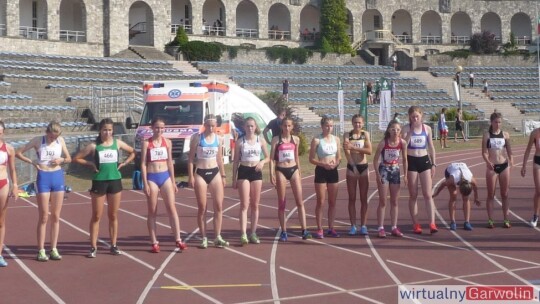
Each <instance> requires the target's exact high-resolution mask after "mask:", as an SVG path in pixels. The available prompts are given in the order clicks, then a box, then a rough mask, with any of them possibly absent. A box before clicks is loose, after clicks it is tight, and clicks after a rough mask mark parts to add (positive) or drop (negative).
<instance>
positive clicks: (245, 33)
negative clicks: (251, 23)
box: [236, 28, 259, 38]
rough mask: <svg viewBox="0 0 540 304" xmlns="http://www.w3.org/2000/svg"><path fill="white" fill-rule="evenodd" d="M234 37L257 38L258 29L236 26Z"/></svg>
mask: <svg viewBox="0 0 540 304" xmlns="http://www.w3.org/2000/svg"><path fill="white" fill-rule="evenodd" d="M236 37H245V38H259V30H258V29H247V28H237V29H236Z"/></svg>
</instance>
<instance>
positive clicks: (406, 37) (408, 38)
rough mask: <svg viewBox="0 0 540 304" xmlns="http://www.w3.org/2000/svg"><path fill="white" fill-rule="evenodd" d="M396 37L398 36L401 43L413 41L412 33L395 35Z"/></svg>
mask: <svg viewBox="0 0 540 304" xmlns="http://www.w3.org/2000/svg"><path fill="white" fill-rule="evenodd" d="M394 37H396V39H397V40H399V41H400V42H401V43H412V36H411V35H394Z"/></svg>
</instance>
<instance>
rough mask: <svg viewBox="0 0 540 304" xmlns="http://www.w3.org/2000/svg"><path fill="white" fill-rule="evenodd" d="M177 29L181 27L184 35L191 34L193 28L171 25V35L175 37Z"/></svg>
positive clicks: (188, 25)
mask: <svg viewBox="0 0 540 304" xmlns="http://www.w3.org/2000/svg"><path fill="white" fill-rule="evenodd" d="M179 27H183V28H184V31H185V32H186V34H193V27H192V26H191V24H171V34H172V35H176V32H177V31H178V28H179Z"/></svg>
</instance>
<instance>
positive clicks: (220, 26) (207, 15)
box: [203, 0, 227, 36]
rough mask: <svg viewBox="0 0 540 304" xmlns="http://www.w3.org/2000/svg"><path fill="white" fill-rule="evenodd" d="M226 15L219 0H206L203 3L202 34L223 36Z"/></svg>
mask: <svg viewBox="0 0 540 304" xmlns="http://www.w3.org/2000/svg"><path fill="white" fill-rule="evenodd" d="M226 20H227V16H226V10H225V5H224V4H223V2H221V0H206V1H205V2H204V5H203V27H204V30H203V32H204V34H211V35H217V36H225V28H227V24H226Z"/></svg>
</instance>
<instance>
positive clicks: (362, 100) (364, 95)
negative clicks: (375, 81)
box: [360, 81, 368, 125]
mask: <svg viewBox="0 0 540 304" xmlns="http://www.w3.org/2000/svg"><path fill="white" fill-rule="evenodd" d="M360 115H362V116H363V117H364V124H365V125H367V123H368V117H367V86H366V82H365V81H362V93H361V96H360Z"/></svg>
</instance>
